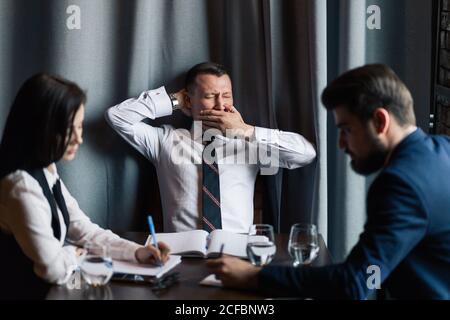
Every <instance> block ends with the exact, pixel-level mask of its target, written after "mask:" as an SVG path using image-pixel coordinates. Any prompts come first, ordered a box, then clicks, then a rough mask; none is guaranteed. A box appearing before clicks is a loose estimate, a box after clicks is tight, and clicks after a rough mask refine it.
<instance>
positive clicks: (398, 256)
mask: <svg viewBox="0 0 450 320" xmlns="http://www.w3.org/2000/svg"><path fill="white" fill-rule="evenodd" d="M367 207H368V220H367V223H366V225H365V227H364V231H363V233H362V234H361V236H360V238H359V241H358V243H357V244H356V245H355V247H354V248H353V249H352V251H351V253H350V254H349V256H348V258H347V259H346V261H345V262H344V263H342V264H339V265H330V266H325V267H320V268H314V267H302V268H290V267H277V266H271V267H267V268H264V269H263V270H262V271H261V272H260V274H259V285H260V289H261V290H263V291H265V290H266V289H267V288H270V289H271V290H272V292H276V291H275V290H278V292H280V293H282V294H283V295H295V296H300V297H309V298H347V299H366V298H367V296H368V294H369V293H370V291H372V290H373V289H369V286H368V285H367V281H368V279H369V277H370V276H371V275H372V273H371V272H368V268H369V267H377V268H379V271H380V280H381V285H383V282H384V280H386V279H387V277H388V276H389V275H390V274H391V273H392V272H393V270H394V269H395V268H396V267H397V266H398V265H399V264H400V263H401V262H402V261H403V260H404V259H405V257H406V256H408V255H409V254H410V252H411V251H412V250H413V249H414V247H415V246H417V244H418V243H419V242H420V241H421V240H422V239H423V237H424V236H425V234H426V230H427V227H428V215H427V212H426V210H425V208H424V205H423V201H422V200H421V197H420V195H419V193H418V192H417V191H416V190H415V188H414V187H413V186H412V185H411V184H409V183H407V182H405V181H404V180H402V178H400V177H399V176H397V175H394V174H382V176H380V177H379V178H377V180H376V181H375V182H374V184H373V185H372V187H371V189H370V191H369V195H368V203H367Z"/></svg>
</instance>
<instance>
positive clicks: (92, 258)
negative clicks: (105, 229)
mask: <svg viewBox="0 0 450 320" xmlns="http://www.w3.org/2000/svg"><path fill="white" fill-rule="evenodd" d="M84 249H85V250H86V253H85V255H84V257H83V260H82V262H81V265H80V269H81V274H82V276H83V279H84V280H85V281H86V282H87V283H88V284H89V285H91V286H93V287H100V286H104V285H105V284H107V283H108V282H109V280H110V279H111V277H112V275H113V262H112V259H111V255H110V248H109V245H108V244H95V243H87V244H86V245H85V246H84Z"/></svg>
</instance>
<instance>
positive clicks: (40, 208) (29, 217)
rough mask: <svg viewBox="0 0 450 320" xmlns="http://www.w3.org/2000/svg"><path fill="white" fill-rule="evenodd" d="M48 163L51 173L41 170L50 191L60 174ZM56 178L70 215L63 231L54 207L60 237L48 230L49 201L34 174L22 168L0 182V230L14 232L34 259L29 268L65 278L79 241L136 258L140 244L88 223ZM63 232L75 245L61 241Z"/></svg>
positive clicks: (74, 260) (115, 254)
mask: <svg viewBox="0 0 450 320" xmlns="http://www.w3.org/2000/svg"><path fill="white" fill-rule="evenodd" d="M52 167H53V172H54V173H52V172H50V171H49V170H47V169H44V174H45V177H46V180H47V182H48V185H49V187H50V190H52V188H53V185H54V184H55V183H56V181H57V180H58V179H59V176H58V173H57V171H56V166H55V165H54V164H53V165H52ZM60 181H61V189H62V194H63V196H64V199H65V202H66V205H67V211H68V213H69V218H70V224H69V228H68V230H67V228H66V225H65V223H64V219H63V216H62V213H61V211H60V210H59V208H57V210H58V216H59V222H60V226H61V238H60V239H56V238H55V237H54V235H53V229H52V226H51V221H52V213H51V208H50V204H49V203H48V201H47V198H46V197H45V196H44V192H43V191H42V188H41V186H40V185H39V182H38V181H37V180H36V179H34V178H33V177H32V176H31V175H30V174H28V173H27V172H26V171H23V170H17V171H16V172H13V173H11V174H9V175H8V176H6V177H4V178H3V179H2V180H1V181H0V229H1V231H2V232H4V233H5V234H11V235H13V236H14V237H15V239H16V241H17V242H18V244H19V246H20V247H21V249H22V251H23V252H24V253H25V255H26V256H27V257H28V258H29V259H31V261H32V262H33V265H34V272H35V273H36V274H37V275H38V276H39V277H41V278H43V279H44V280H46V281H48V282H50V283H57V284H63V283H65V282H67V281H68V280H69V278H70V276H71V274H72V273H73V271H74V270H75V269H76V268H77V257H76V251H75V250H76V246H83V245H84V244H85V243H86V242H93V243H102V244H104V243H108V244H109V245H110V247H111V256H112V258H114V259H118V260H127V261H133V262H136V258H135V251H136V249H137V248H139V247H141V245H138V244H136V243H134V242H131V241H128V240H125V239H121V238H120V237H119V236H117V235H115V234H114V233H112V232H111V231H109V230H104V229H102V228H100V227H99V226H98V225H96V224H94V223H92V222H91V221H90V219H89V218H88V217H87V216H86V215H85V214H84V212H83V211H82V210H81V209H80V207H79V206H78V203H77V201H76V200H75V199H74V198H73V197H72V196H71V195H70V193H69V191H68V190H67V188H66V186H65V185H64V183H63V182H62V180H60ZM66 234H67V239H66V240H67V241H68V242H70V243H72V244H74V245H64V239H65V238H66ZM4 258H5V259H3V260H2V262H1V263H7V257H4Z"/></svg>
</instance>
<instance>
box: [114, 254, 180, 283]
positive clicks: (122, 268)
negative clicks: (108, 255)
mask: <svg viewBox="0 0 450 320" xmlns="http://www.w3.org/2000/svg"><path fill="white" fill-rule="evenodd" d="M180 262H181V257H180V256H174V255H170V256H169V260H167V262H166V263H165V264H164V265H163V266H162V267H159V266H155V265H150V264H137V263H132V262H126V261H119V260H114V261H113V270H114V272H115V273H125V274H136V275H140V276H151V277H156V278H159V277H161V276H163V275H164V274H165V273H167V272H168V271H170V270H172V269H173V268H174V267H175V266H176V265H178V264H179V263H180Z"/></svg>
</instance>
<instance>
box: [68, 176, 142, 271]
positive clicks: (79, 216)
mask: <svg viewBox="0 0 450 320" xmlns="http://www.w3.org/2000/svg"><path fill="white" fill-rule="evenodd" d="M61 189H62V192H63V196H64V200H65V201H66V205H67V211H68V212H69V216H70V225H69V230H68V232H67V238H68V240H69V241H70V242H72V243H73V244H76V245H77V246H84V245H85V244H86V243H87V242H90V243H95V244H108V245H109V246H110V252H111V257H112V258H113V259H116V260H125V261H131V262H137V260H136V257H135V252H136V250H137V249H138V248H140V247H142V245H139V244H137V243H135V242H132V241H128V240H126V239H122V238H120V237H119V236H118V235H116V234H114V233H113V232H111V231H110V230H105V229H103V228H101V227H100V226H98V225H97V224H95V223H93V222H92V221H91V220H90V219H89V217H88V216H86V214H85V213H84V212H83V211H82V210H81V209H80V207H79V205H78V202H77V201H76V200H75V198H74V197H72V196H71V195H70V193H69V191H68V190H67V188H66V186H65V185H64V183H63V182H62V181H61Z"/></svg>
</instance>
